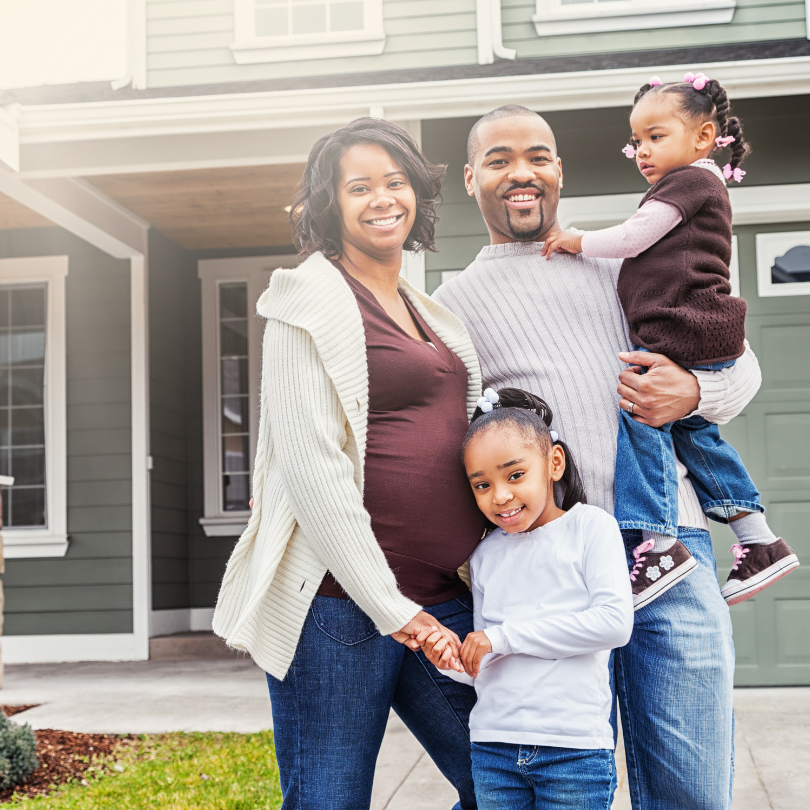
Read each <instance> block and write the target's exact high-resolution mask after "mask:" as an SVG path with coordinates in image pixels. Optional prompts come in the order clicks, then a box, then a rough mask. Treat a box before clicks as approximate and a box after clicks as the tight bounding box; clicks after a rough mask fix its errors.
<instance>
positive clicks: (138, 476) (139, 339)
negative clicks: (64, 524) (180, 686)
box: [130, 256, 152, 660]
mask: <svg viewBox="0 0 810 810" xmlns="http://www.w3.org/2000/svg"><path fill="white" fill-rule="evenodd" d="M130 313H131V314H130V321H131V326H130V334H131V339H130V340H131V342H130V352H131V375H132V376H131V379H132V629H133V634H134V636H135V650H136V653H137V655H138V658H139V659H141V660H146V659H147V658H149V611H150V610H151V609H152V564H151V562H152V553H151V545H152V543H151V539H152V520H151V516H152V510H151V498H150V491H149V481H150V475H149V460H150V451H149V273H148V264H147V260H146V256H135V257H133V258H132V259H130Z"/></svg>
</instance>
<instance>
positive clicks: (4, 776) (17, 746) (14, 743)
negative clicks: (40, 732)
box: [0, 711, 39, 790]
mask: <svg viewBox="0 0 810 810" xmlns="http://www.w3.org/2000/svg"><path fill="white" fill-rule="evenodd" d="M36 751H37V740H36V737H35V736H34V732H33V731H32V730H31V726H29V725H28V724H26V725H24V726H20V725H17V723H14V722H12V721H11V720H9V719H8V717H6V716H5V714H3V712H2V711H0V790H5V789H6V788H10V787H13V786H14V785H19V784H20V783H21V782H24V781H25V780H26V779H28V777H29V776H31V774H32V773H33V771H34V769H35V768H36V767H37V765H39V760H38V759H37V753H36Z"/></svg>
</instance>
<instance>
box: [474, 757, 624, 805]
mask: <svg viewBox="0 0 810 810" xmlns="http://www.w3.org/2000/svg"><path fill="white" fill-rule="evenodd" d="M472 761H473V776H474V777H475V795H476V797H477V799H478V808H479V810H546V808H552V807H553V808H554V810H608V808H610V805H611V802H612V801H613V793H614V792H615V790H616V766H615V763H614V761H613V751H605V750H596V751H590V750H581V749H578V748H552V747H550V746H546V745H517V744H516V743H493V742H486V743H473V744H472Z"/></svg>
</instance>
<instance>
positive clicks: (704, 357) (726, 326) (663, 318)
mask: <svg viewBox="0 0 810 810" xmlns="http://www.w3.org/2000/svg"><path fill="white" fill-rule="evenodd" d="M649 200H659V201H660V202H665V203H668V204H669V205H674V206H675V208H677V209H678V211H679V212H680V215H681V221H680V222H679V223H678V224H677V225H676V226H675V227H674V228H673V229H672V230H671V231H670V232H669V233H668V234H666V236H664V237H662V238H661V239H659V240H658V242H656V243H655V244H654V245H653V246H652V247H650V248H648V249H647V250H645V251H644V252H643V253H640V254H639V255H638V256H636V257H634V258H632V259H625V260H624V261H623V262H622V269H621V272H620V273H619V283H618V285H617V292H618V294H619V300H620V301H621V303H622V308H623V309H624V314H625V315H626V316H627V320H628V321H629V322H630V340H631V341H632V342H633V343H637V344H639V345H640V346H643V347H644V348H645V349H649V351H651V352H658V353H660V354H664V355H666V356H667V357H668V358H669V359H670V360H673V361H674V362H676V363H679V364H680V365H682V366H687V367H688V366H697V365H702V364H704V363H721V362H725V361H726V360H736V359H737V358H738V357H740V355H742V353H743V352H744V351H745V346H744V344H743V341H744V340H745V309H746V307H745V301H743V300H742V299H741V298H732V296H731V294H730V293H731V283H730V282H729V262H730V260H731V202H730V201H729V198H728V189H727V188H726V184H725V183H724V182H723V181H722V180H721V179H720V178H719V177H717V175H715V174H714V173H713V172H710V171H707V170H706V169H704V168H703V167H702V166H680V167H678V168H677V169H672V170H671V171H669V172H667V173H666V174H665V175H664V176H663V177H662V178H661V179H660V180H659V181H658V182H657V183H656V184H655V185H654V186H653V187H652V188H651V189H650V190H649V191H648V192H647V193H646V194H645V195H644V199H643V200H642V201H641V205H644V203H645V202H647V201H649Z"/></svg>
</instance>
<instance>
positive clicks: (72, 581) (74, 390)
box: [0, 228, 132, 635]
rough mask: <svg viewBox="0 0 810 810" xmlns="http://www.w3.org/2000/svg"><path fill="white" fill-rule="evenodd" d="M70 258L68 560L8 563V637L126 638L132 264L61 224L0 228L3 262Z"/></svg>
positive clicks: (128, 615) (129, 590)
mask: <svg viewBox="0 0 810 810" xmlns="http://www.w3.org/2000/svg"><path fill="white" fill-rule="evenodd" d="M47 255H67V256H69V272H68V276H67V280H66V290H65V291H66V300H65V307H66V339H67V454H68V459H67V489H68V511H67V524H68V534H69V538H70V546H69V547H68V551H67V555H66V556H65V557H63V558H54V559H29V560H8V561H7V562H6V574H5V576H4V577H3V580H4V586H5V593H6V606H5V614H6V621H5V633H6V635H29V634H30V635H41V634H51V633H128V632H132V508H131V500H132V458H131V433H130V427H131V406H130V337H129V334H130V331H129V317H130V298H129V263H128V262H125V261H118V260H116V259H112V258H110V257H109V256H107V255H105V254H104V253H101V252H100V251H98V250H96V249H95V248H93V247H90V246H89V245H87V244H86V243H85V242H82V241H81V240H79V239H77V238H75V237H73V236H71V235H69V234H67V233H66V232H65V231H62V230H61V229H59V228H38V229H32V230H21V231H0V257H3V258H9V257H17V256H47Z"/></svg>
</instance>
